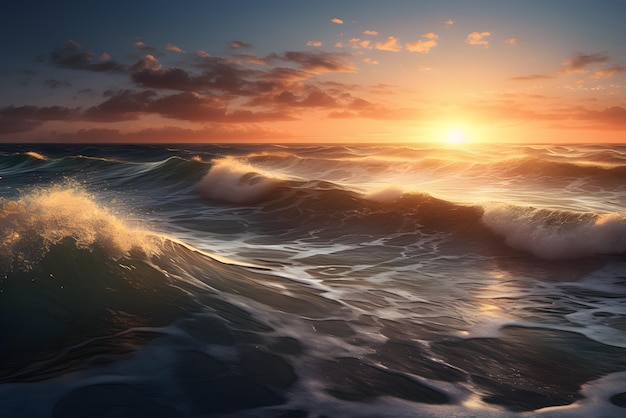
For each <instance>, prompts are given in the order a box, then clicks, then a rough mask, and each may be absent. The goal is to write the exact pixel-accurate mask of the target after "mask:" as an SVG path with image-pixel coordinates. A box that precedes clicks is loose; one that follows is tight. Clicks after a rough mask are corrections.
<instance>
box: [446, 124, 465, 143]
mask: <svg viewBox="0 0 626 418" xmlns="http://www.w3.org/2000/svg"><path fill="white" fill-rule="evenodd" d="M465 140H466V137H465V132H463V130H462V129H459V128H451V129H449V130H448V132H447V134H446V143H448V144H450V145H460V144H462V143H464V142H465Z"/></svg>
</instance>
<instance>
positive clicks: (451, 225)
mask: <svg viewBox="0 0 626 418" xmlns="http://www.w3.org/2000/svg"><path fill="white" fill-rule="evenodd" d="M290 158H292V157H290ZM526 162H528V161H526ZM524 164H525V163H524ZM524 164H522V165H524ZM572 167H574V168H572ZM544 168H547V169H549V170H553V169H555V168H556V169H558V170H559V171H560V172H561V171H563V170H565V172H566V173H570V171H571V170H575V171H577V172H578V174H580V171H581V170H586V171H589V172H594V173H595V172H602V173H604V172H605V171H607V170H605V169H603V168H599V167H579V166H570V165H567V164H562V163H545V167H544ZM526 169H527V168H523V167H519V166H515V167H512V168H510V170H512V171H513V172H514V171H515V170H526ZM614 170H616V169H614ZM544 174H545V173H538V174H537V175H544ZM568 175H569V174H568ZM611 175H616V176H618V177H619V176H620V175H621V174H619V173H618V172H616V171H614V172H612V173H609V174H607V176H611ZM197 188H198V190H199V193H200V194H201V195H202V196H203V197H205V198H208V199H211V200H212V201H221V202H228V203H231V204H232V203H234V204H244V205H253V206H255V207H257V208H258V210H257V211H256V212H255V215H254V216H253V217H252V219H255V220H256V224H257V225H258V229H257V230H256V232H259V233H263V234H273V235H282V236H283V237H284V238H285V239H300V238H303V237H309V238H313V239H318V240H331V241H337V240H338V239H342V240H348V241H350V242H358V240H359V239H362V237H364V236H368V237H370V238H371V237H373V236H374V237H375V236H380V237H386V236H390V235H393V234H409V233H414V232H416V231H419V232H421V233H427V234H434V233H454V234H455V236H456V237H457V238H461V237H463V238H464V239H465V242H464V244H465V245H468V241H467V238H468V237H471V240H470V241H471V242H473V243H474V244H479V245H487V246H491V248H495V247H493V245H491V244H493V241H494V235H495V236H498V237H500V238H499V239H500V240H504V242H505V243H506V244H507V245H509V246H510V247H511V248H513V249H516V250H521V251H523V252H526V253H530V254H533V255H535V256H537V257H540V258H545V259H568V258H574V257H588V256H595V255H603V254H622V253H624V252H626V217H624V216H623V215H621V214H619V213H612V214H596V213H592V212H574V211H567V210H556V209H536V208H533V207H526V206H521V205H513V204H496V203H489V204H481V205H461V204H457V203H454V202H450V201H446V200H443V199H438V198H435V197H433V196H431V195H429V194H426V193H405V192H403V191H402V189H400V188H398V187H394V186H392V187H388V188H386V189H382V190H378V191H376V192H373V193H369V194H363V193H359V192H356V191H354V190H351V189H348V188H346V187H342V186H340V185H338V184H336V183H333V182H330V181H322V180H316V181H311V180H309V181H307V180H288V179H280V178H277V177H273V176H272V174H268V173H264V172H262V171H260V170H258V169H257V168H255V167H253V166H250V165H243V164H239V163H236V164H234V163H233V162H232V161H228V162H227V163H218V164H217V165H216V166H214V167H213V168H212V169H211V170H210V171H209V173H208V174H207V175H206V176H205V177H204V178H203V179H202V180H201V181H200V182H199V183H198V184H197ZM328 225H332V226H333V227H332V228H329V227H328ZM351 238H352V239H351ZM415 239H416V240H417V239H419V237H418V236H417V235H416V236H415ZM474 249H476V248H474Z"/></svg>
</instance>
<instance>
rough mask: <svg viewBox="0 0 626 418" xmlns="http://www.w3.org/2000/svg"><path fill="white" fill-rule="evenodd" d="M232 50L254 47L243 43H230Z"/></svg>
mask: <svg viewBox="0 0 626 418" xmlns="http://www.w3.org/2000/svg"><path fill="white" fill-rule="evenodd" d="M228 47H229V48H230V49H242V48H252V45H251V44H249V43H247V42H242V41H230V42H229V43H228Z"/></svg>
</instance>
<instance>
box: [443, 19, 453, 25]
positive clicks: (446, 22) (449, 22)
mask: <svg viewBox="0 0 626 418" xmlns="http://www.w3.org/2000/svg"><path fill="white" fill-rule="evenodd" d="M443 23H444V25H454V20H452V19H448V20H446V21H445V22H443Z"/></svg>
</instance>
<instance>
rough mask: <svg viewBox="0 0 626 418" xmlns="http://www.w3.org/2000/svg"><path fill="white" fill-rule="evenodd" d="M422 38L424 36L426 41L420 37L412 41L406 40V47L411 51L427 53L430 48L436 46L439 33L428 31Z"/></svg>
mask: <svg viewBox="0 0 626 418" xmlns="http://www.w3.org/2000/svg"><path fill="white" fill-rule="evenodd" d="M422 38H426V41H423V40H421V39H420V40H417V41H414V42H407V44H406V49H407V50H409V51H411V52H420V53H422V54H427V53H428V52H429V51H430V50H431V49H432V48H434V47H436V46H437V39H438V38H439V35H436V34H434V33H432V32H429V33H425V34H423V35H422Z"/></svg>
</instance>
